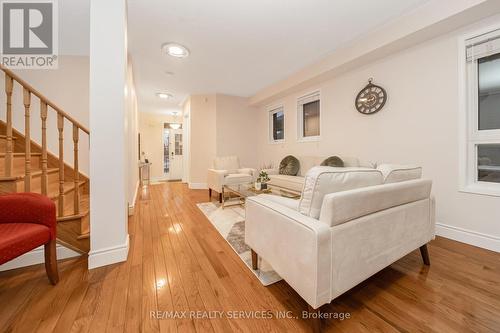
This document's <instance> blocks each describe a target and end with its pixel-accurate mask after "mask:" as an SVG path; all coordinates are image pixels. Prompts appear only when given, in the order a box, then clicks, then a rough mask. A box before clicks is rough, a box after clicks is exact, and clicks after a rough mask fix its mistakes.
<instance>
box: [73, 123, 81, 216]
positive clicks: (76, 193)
mask: <svg viewBox="0 0 500 333" xmlns="http://www.w3.org/2000/svg"><path fill="white" fill-rule="evenodd" d="M78 134H79V132H78V126H76V125H75V124H73V150H74V155H73V169H74V176H73V178H74V182H75V188H74V196H73V198H74V210H75V215H77V214H80V184H79V183H80V171H78V139H79V137H78Z"/></svg>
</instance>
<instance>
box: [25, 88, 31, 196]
mask: <svg viewBox="0 0 500 333" xmlns="http://www.w3.org/2000/svg"><path fill="white" fill-rule="evenodd" d="M23 97H24V98H23V103H24V136H25V140H26V141H25V149H24V150H25V155H24V192H30V191H31V131H30V106H31V92H30V91H29V90H28V89H26V88H24V90H23Z"/></svg>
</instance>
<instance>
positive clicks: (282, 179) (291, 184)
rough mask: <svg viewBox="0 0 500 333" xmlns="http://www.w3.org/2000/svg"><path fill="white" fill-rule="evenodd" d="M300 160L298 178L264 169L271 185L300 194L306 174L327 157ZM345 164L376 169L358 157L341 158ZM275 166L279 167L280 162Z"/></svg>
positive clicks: (274, 169)
mask: <svg viewBox="0 0 500 333" xmlns="http://www.w3.org/2000/svg"><path fill="white" fill-rule="evenodd" d="M296 158H297V159H298V160H299V163H300V168H299V173H298V174H297V175H296V176H289V175H280V174H279V168H273V169H264V170H263V171H266V172H267V173H268V174H269V178H270V179H271V180H270V181H269V184H270V185H272V186H277V187H280V188H284V189H286V190H290V191H294V192H300V191H302V187H303V186H304V177H305V175H306V173H307V172H308V171H309V170H310V169H311V168H312V167H315V166H319V165H320V164H321V162H323V161H324V160H325V159H326V158H327V157H321V156H296ZM340 158H341V159H342V161H343V162H344V167H365V168H374V167H376V165H375V163H370V162H363V161H360V160H359V159H358V158H356V157H344V156H341V157H340ZM275 165H278V166H279V162H278V163H276V164H275Z"/></svg>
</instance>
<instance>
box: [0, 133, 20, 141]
mask: <svg viewBox="0 0 500 333" xmlns="http://www.w3.org/2000/svg"><path fill="white" fill-rule="evenodd" d="M0 139H7V135H3V134H0ZM12 140H17V137H15V136H13V137H12Z"/></svg>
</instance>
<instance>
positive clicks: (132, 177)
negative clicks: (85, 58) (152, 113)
mask: <svg viewBox="0 0 500 333" xmlns="http://www.w3.org/2000/svg"><path fill="white" fill-rule="evenodd" d="M126 99H127V118H126V132H127V148H128V151H127V159H128V164H127V165H128V170H127V180H128V192H127V194H128V196H127V198H128V206H129V214H133V211H134V205H135V201H136V197H137V192H138V186H139V168H138V163H139V155H138V149H139V147H138V146H139V140H138V133H139V113H138V110H137V95H136V89H135V82H134V70H133V66H132V61H131V60H130V58H129V59H128V62H127V89H126Z"/></svg>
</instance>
